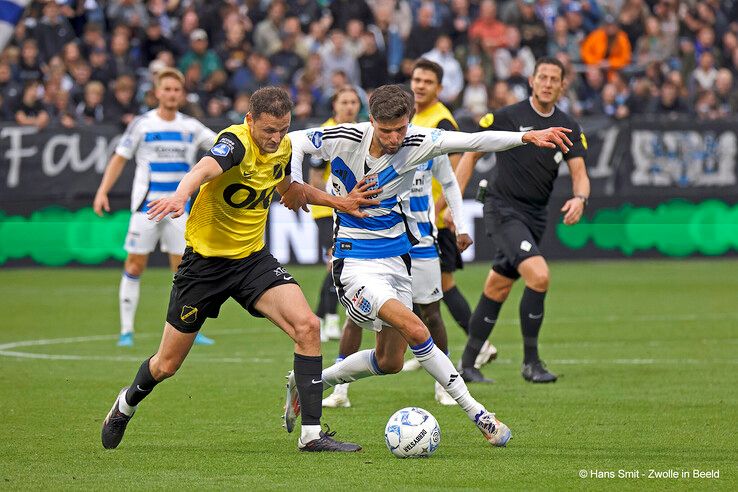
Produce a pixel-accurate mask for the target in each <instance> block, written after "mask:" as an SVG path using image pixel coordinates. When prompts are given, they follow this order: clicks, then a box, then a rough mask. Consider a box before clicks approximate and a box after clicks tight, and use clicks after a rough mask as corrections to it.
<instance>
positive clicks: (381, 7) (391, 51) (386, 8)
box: [369, 0, 412, 78]
mask: <svg viewBox="0 0 738 492" xmlns="http://www.w3.org/2000/svg"><path fill="white" fill-rule="evenodd" d="M395 6H396V8H395ZM403 6H405V7H407V10H408V11H409V9H410V7H409V6H408V5H407V3H406V2H397V4H394V2H392V1H388V0H383V1H381V2H379V3H377V5H376V7H375V20H374V25H373V26H369V31H371V32H372V33H373V34H374V39H375V42H376V44H377V50H378V51H379V52H380V53H384V54H385V56H387V72H388V75H389V76H390V77H393V78H394V77H395V76H396V74H397V73H398V72H399V71H400V65H401V63H402V57H403V51H404V49H405V46H404V45H405V41H404V39H405V38H407V37H408V36H409V34H410V29H411V27H412V25H411V24H409V23H407V24H404V23H403V22H402V19H403V17H402V16H401V15H396V14H398V13H399V12H398V9H400V8H402V7H403ZM400 12H401V11H400ZM404 19H412V15H409V16H408V17H406V18H404ZM405 27H407V32H405V31H403V29H405Z"/></svg>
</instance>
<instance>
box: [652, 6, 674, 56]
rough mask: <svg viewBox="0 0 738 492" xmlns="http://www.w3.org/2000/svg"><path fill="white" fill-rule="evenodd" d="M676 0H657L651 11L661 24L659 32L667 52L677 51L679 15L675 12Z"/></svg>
mask: <svg viewBox="0 0 738 492" xmlns="http://www.w3.org/2000/svg"><path fill="white" fill-rule="evenodd" d="M676 9H677V2H676V0H658V1H657V2H656V5H654V7H653V13H654V15H655V16H656V18H657V19H658V20H659V24H660V25H661V33H662V35H663V36H664V39H665V40H666V43H667V45H668V46H669V52H671V53H676V52H677V39H678V37H679V17H678V16H677V13H676Z"/></svg>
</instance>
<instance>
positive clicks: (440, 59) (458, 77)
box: [423, 34, 464, 105]
mask: <svg viewBox="0 0 738 492" xmlns="http://www.w3.org/2000/svg"><path fill="white" fill-rule="evenodd" d="M452 48H453V46H452V45H451V38H450V37H449V36H448V35H446V34H443V35H441V36H439V37H438V39H437V40H436V47H435V48H434V49H432V50H431V51H429V52H428V53H425V54H424V55H423V58H426V59H428V60H430V61H432V62H436V63H438V64H439V65H440V66H441V68H443V80H442V81H441V92H440V93H439V96H438V98H439V99H440V100H441V101H442V102H443V103H445V104H448V105H452V104H453V103H454V101H456V98H458V97H459V94H461V91H462V90H463V89H464V72H463V71H462V70H461V65H460V64H459V62H458V61H457V60H456V58H454V53H453V51H452Z"/></svg>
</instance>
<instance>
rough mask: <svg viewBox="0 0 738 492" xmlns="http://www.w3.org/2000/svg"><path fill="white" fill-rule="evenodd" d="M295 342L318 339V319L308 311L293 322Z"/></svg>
mask: <svg viewBox="0 0 738 492" xmlns="http://www.w3.org/2000/svg"><path fill="white" fill-rule="evenodd" d="M294 329H295V342H298V343H310V342H315V341H316V340H317V341H319V340H320V320H319V319H318V317H317V316H315V315H314V314H313V313H311V312H308V313H307V314H306V315H305V316H304V317H302V318H301V319H299V320H298V321H297V322H296V323H295V324H294Z"/></svg>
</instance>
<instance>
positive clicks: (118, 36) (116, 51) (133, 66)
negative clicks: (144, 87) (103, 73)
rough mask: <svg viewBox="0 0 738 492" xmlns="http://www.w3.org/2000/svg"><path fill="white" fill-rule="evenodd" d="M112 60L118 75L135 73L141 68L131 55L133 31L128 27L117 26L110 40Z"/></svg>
mask: <svg viewBox="0 0 738 492" xmlns="http://www.w3.org/2000/svg"><path fill="white" fill-rule="evenodd" d="M110 55H111V57H110V60H111V62H112V64H113V68H114V71H115V73H116V74H117V75H121V74H124V73H135V72H136V70H137V69H138V68H139V67H140V65H139V63H138V60H137V59H136V57H135V56H134V55H133V54H132V53H131V30H130V29H128V28H127V27H126V26H117V27H116V28H115V31H114V32H113V36H112V38H111V39H110Z"/></svg>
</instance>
